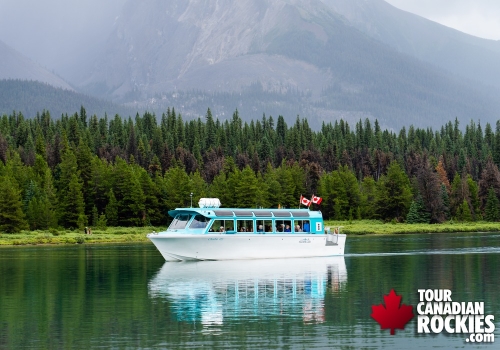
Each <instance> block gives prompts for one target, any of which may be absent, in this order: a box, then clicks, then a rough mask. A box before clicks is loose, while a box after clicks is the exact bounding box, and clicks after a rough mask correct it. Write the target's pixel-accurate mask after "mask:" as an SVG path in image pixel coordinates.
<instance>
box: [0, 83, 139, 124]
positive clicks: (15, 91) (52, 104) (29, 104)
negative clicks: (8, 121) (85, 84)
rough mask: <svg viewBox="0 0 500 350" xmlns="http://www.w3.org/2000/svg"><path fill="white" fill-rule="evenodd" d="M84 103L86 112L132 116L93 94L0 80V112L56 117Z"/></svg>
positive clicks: (72, 110) (76, 108)
mask: <svg viewBox="0 0 500 350" xmlns="http://www.w3.org/2000/svg"><path fill="white" fill-rule="evenodd" d="M81 106H84V107H85V109H86V111H87V114H88V115H93V114H96V115H97V116H99V117H104V114H105V113H107V114H108V115H110V116H113V115H115V114H120V115H121V116H123V117H128V116H130V115H132V116H134V115H135V112H134V111H133V110H131V109H128V108H127V107H124V106H119V105H116V104H113V103H111V102H109V101H103V100H100V99H97V98H95V97H91V96H87V95H83V94H79V93H76V92H75V91H70V90H67V89H61V88H56V87H54V86H51V85H48V84H47V83H41V82H38V81H26V80H0V115H3V114H7V115H9V114H11V113H12V112H13V111H15V112H21V113H22V114H23V115H24V116H25V117H26V118H32V117H34V116H36V114H37V112H42V111H43V110H47V111H49V112H50V114H51V115H52V116H53V117H55V118H58V117H60V116H61V115H62V114H73V113H75V112H80V107H81Z"/></svg>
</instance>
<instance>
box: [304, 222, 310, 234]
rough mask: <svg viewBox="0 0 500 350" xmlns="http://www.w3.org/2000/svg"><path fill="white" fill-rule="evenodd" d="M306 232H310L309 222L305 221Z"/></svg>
mask: <svg viewBox="0 0 500 350" xmlns="http://www.w3.org/2000/svg"><path fill="white" fill-rule="evenodd" d="M304 232H309V222H308V221H306V222H304Z"/></svg>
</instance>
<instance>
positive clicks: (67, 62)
mask: <svg viewBox="0 0 500 350" xmlns="http://www.w3.org/2000/svg"><path fill="white" fill-rule="evenodd" d="M3 1H4V2H5V1H7V2H8V1H9V0H3ZM21 1H28V0H21ZM52 1H55V0H52ZM91 1H96V0H91ZM61 4H62V0H61ZM99 4H100V3H98V2H95V5H96V8H95V10H94V12H92V13H91V12H89V11H82V14H81V16H80V17H78V16H75V17H73V16H71V18H64V20H62V23H63V24H61V25H60V26H59V27H57V26H55V25H54V24H49V26H53V27H54V28H59V29H58V30H59V31H61V30H63V29H64V26H66V25H71V23H70V19H72V20H74V21H75V23H74V24H73V25H75V26H77V27H78V26H81V28H82V29H81V35H75V38H74V42H71V41H70V40H69V39H68V38H65V36H64V35H63V34H61V33H59V35H56V34H54V37H57V38H59V40H61V42H66V43H67V47H66V49H64V50H61V49H60V46H58V45H56V44H53V47H55V48H56V47H58V48H59V52H58V55H55V54H51V55H52V56H51V57H52V58H48V56H49V54H47V58H46V59H45V62H46V63H47V64H48V63H50V62H52V63H51V64H52V65H54V64H56V66H57V67H58V68H59V69H55V71H57V72H60V74H62V75H63V76H64V77H65V78H66V79H68V80H69V81H71V82H72V84H74V85H75V86H76V87H78V88H79V89H80V90H81V91H83V92H85V93H89V94H93V95H95V96H98V97H101V98H108V99H112V100H113V101H115V102H119V103H122V104H125V105H127V106H129V107H132V108H136V109H138V110H144V109H148V110H153V111H156V112H158V113H161V112H162V111H164V110H165V109H166V107H168V106H174V107H175V108H176V110H178V111H179V112H181V113H182V114H183V115H185V116H186V117H197V116H202V115H204V114H205V112H206V110H207V108H209V107H210V108H211V109H212V111H213V112H214V114H215V115H216V116H218V117H220V118H223V119H224V118H228V117H230V115H231V114H232V112H234V110H235V109H236V108H237V109H238V110H239V112H240V115H241V116H242V117H243V118H244V119H247V120H249V119H252V118H253V119H255V118H260V117H261V116H262V114H263V113H266V114H267V115H273V116H275V117H276V116H277V115H280V114H281V115H283V116H284V117H285V119H286V120H287V121H288V122H294V120H295V118H296V116H297V115H300V116H301V117H307V118H308V119H309V120H310V124H311V125H312V126H314V127H319V126H320V124H321V122H322V121H327V122H330V121H334V120H335V119H338V118H344V119H346V120H348V121H349V122H354V121H357V120H359V119H360V118H372V119H374V118H377V119H378V120H379V121H380V122H381V124H382V125H383V126H386V127H399V126H402V125H409V124H411V123H413V124H414V125H418V126H439V125H441V124H443V123H444V122H446V121H448V120H453V119H455V117H457V118H459V120H461V121H463V122H465V123H467V122H468V121H469V120H471V119H475V120H478V119H480V120H481V121H491V122H493V121H495V120H496V118H498V115H499V114H498V110H499V109H500V101H498V98H497V97H496V96H497V94H498V89H499V88H500V79H499V78H500V65H499V64H498V63H497V62H500V60H499V59H500V47H499V42H496V41H492V40H485V39H479V38H475V37H472V36H470V35H467V34H463V33H460V32H458V31H456V30H453V29H450V28H447V27H444V26H441V25H439V24H436V23H434V22H431V21H429V20H426V19H423V18H421V17H418V16H415V15H412V14H410V13H407V12H404V11H401V10H398V9H396V8H395V7H393V6H391V5H389V4H388V3H386V2H385V1H382V0H307V1H304V0H239V1H230V0H169V1H164V0H143V1H139V2H138V1H127V2H125V0H121V1H120V0H114V1H111V2H109V3H107V4H108V5H99ZM122 5H123V6H122ZM61 6H62V7H63V8H62V9H61V14H62V13H67V9H66V10H65V9H64V6H68V5H61ZM99 6H101V7H102V6H104V8H103V11H100V10H99V9H100V8H99ZM65 11H66V12H65ZM41 14H44V13H43V11H41ZM98 14H99V15H98ZM51 16H52V18H57V16H56V14H51ZM51 16H49V18H50V17H51ZM81 18H84V19H81ZM111 18H113V20H112V21H111V20H110V19H111ZM0 19H1V16H0ZM78 19H80V20H78ZM89 19H90V20H89ZM79 28H80V27H79ZM0 29H1V25H0ZM54 31H57V30H54ZM89 33H91V34H89ZM19 35H20V34H19ZM25 35H26V34H25ZM29 35H31V34H29ZM29 35H28V36H29ZM33 36H35V35H34V34H33ZM0 39H2V37H1V36H0ZM39 41H40V42H41V43H43V42H45V43H47V41H43V40H39ZM39 45H40V48H39V50H42V48H41V46H42V44H39ZM33 47H36V45H34V46H33ZM27 51H29V50H27ZM27 51H23V52H24V53H25V54H26V52H27ZM56 51H57V50H56ZM63 51H64V52H63ZM62 72H64V74H63V73H62ZM1 77H2V76H0V78H1Z"/></svg>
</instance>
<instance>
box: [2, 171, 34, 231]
mask: <svg viewBox="0 0 500 350" xmlns="http://www.w3.org/2000/svg"><path fill="white" fill-rule="evenodd" d="M26 229H28V224H27V223H26V220H25V218H24V213H23V210H22V202H21V191H19V189H18V188H17V184H16V183H15V180H13V179H11V178H10V177H7V176H2V177H0V231H2V232H7V233H14V232H18V231H21V230H26Z"/></svg>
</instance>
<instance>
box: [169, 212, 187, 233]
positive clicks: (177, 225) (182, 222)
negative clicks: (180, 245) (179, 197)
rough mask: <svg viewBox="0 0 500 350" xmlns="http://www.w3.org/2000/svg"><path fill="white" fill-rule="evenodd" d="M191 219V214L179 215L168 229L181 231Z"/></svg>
mask: <svg viewBox="0 0 500 350" xmlns="http://www.w3.org/2000/svg"><path fill="white" fill-rule="evenodd" d="M190 218H191V215H190V214H177V215H176V216H175V218H174V220H173V221H172V223H171V224H170V226H169V227H168V229H169V230H180V229H183V228H185V227H186V225H187V223H188V221H189V219H190Z"/></svg>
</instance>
